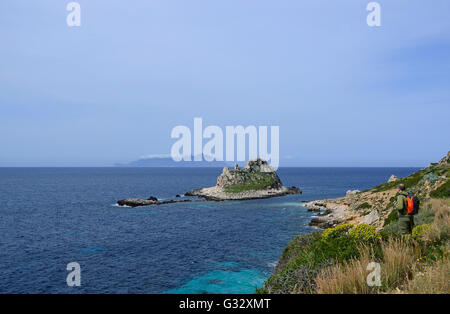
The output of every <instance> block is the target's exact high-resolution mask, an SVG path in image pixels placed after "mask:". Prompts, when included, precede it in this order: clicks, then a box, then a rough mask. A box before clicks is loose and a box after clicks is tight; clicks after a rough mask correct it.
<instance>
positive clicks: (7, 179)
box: [0, 167, 418, 294]
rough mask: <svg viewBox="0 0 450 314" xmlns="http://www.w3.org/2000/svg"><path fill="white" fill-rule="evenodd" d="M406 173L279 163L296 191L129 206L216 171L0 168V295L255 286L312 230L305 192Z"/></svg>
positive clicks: (335, 190)
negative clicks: (298, 238)
mask: <svg viewBox="0 0 450 314" xmlns="http://www.w3.org/2000/svg"><path fill="white" fill-rule="evenodd" d="M416 170H418V169H417V168H280V169H278V174H279V176H280V178H281V181H282V182H283V184H284V185H286V186H297V187H299V188H300V189H302V190H303V194H302V195H288V196H284V197H278V198H271V199H261V200H248V201H225V202H212V201H202V202H185V203H174V204H166V205H160V206H147V207H136V208H131V207H120V206H118V205H116V202H117V200H119V199H124V198H132V197H136V198H148V197H150V196H155V197H157V198H158V199H160V200H170V199H179V200H180V199H181V200H182V199H185V197H184V193H185V192H186V191H188V190H191V189H195V188H200V187H206V186H213V185H215V183H216V179H217V176H218V175H219V174H220V173H221V169H219V168H143V167H140V168H132V167H115V168H114V167H112V168H0V293H70V294H72V293H75V294H77V293H108V294H109V293H157V294H160V293H253V292H254V291H255V289H257V288H258V287H261V286H262V285H263V283H264V281H265V280H266V279H267V278H268V277H269V276H270V274H271V273H272V271H273V269H274V267H275V265H276V263H277V261H278V259H279V257H280V256H281V254H282V251H283V248H284V247H285V246H286V245H287V244H288V243H289V241H290V240H291V239H292V238H293V237H295V236H296V235H300V234H306V233H310V232H316V231H317V230H316V229H314V228H312V227H309V226H308V223H309V222H310V220H311V217H312V216H313V215H314V213H311V212H308V211H307V209H306V208H305V207H304V201H308V200H317V199H323V198H334V197H340V196H344V195H345V192H346V191H347V190H350V189H351V190H353V189H359V190H364V189H367V188H371V187H373V186H376V185H379V184H381V183H384V182H386V181H387V179H388V178H389V177H390V176H391V175H392V174H395V175H397V176H399V177H402V176H407V175H409V174H411V173H413V172H414V171H416ZM177 194H179V195H180V196H181V197H180V198H176V197H175V196H176V195H177ZM69 263H77V265H79V275H80V277H79V278H80V282H79V283H80V285H69V284H68V281H69V282H72V283H73V280H72V279H73V278H74V277H73V271H74V270H77V268H71V267H68V264H69ZM69 266H70V265H69ZM77 274H78V273H77ZM68 279H69V280H68ZM71 280H72V281H71Z"/></svg>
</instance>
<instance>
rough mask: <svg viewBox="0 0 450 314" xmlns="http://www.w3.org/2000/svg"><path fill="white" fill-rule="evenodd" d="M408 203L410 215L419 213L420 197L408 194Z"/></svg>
mask: <svg viewBox="0 0 450 314" xmlns="http://www.w3.org/2000/svg"><path fill="white" fill-rule="evenodd" d="M406 204H407V210H408V215H417V214H418V213H419V204H420V202H419V199H418V198H417V196H415V195H414V194H408V195H407V196H406Z"/></svg>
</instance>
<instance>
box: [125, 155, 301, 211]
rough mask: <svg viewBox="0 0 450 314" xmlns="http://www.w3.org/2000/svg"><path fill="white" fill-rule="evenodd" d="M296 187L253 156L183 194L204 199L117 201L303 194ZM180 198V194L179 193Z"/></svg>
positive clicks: (153, 200) (146, 203)
mask: <svg viewBox="0 0 450 314" xmlns="http://www.w3.org/2000/svg"><path fill="white" fill-rule="evenodd" d="M301 193H302V191H301V190H300V189H299V188H296V187H294V186H293V187H285V186H283V184H282V183H281V180H280V178H279V177H278V175H277V173H276V172H275V170H274V169H273V168H272V167H271V166H270V165H268V164H267V162H266V161H264V160H262V159H259V158H258V159H255V160H250V161H248V162H247V164H246V165H245V167H244V168H242V169H239V167H238V166H237V165H235V166H234V169H228V167H225V168H223V171H222V174H221V175H220V176H219V177H218V178H217V185H216V186H212V187H209V188H203V189H197V190H192V191H189V192H186V193H185V194H184V196H196V197H201V198H203V199H204V200H192V199H179V200H168V201H160V200H158V199H157V198H156V197H154V196H151V197H149V198H148V199H140V198H127V199H123V200H119V201H117V205H119V206H129V207H138V206H149V205H163V204H172V203H182V202H195V201H197V202H198V201H205V200H207V201H226V200H251V199H258V198H269V197H277V196H284V195H288V194H301ZM176 197H177V198H179V197H180V195H176Z"/></svg>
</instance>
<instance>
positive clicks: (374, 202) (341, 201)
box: [305, 152, 450, 230]
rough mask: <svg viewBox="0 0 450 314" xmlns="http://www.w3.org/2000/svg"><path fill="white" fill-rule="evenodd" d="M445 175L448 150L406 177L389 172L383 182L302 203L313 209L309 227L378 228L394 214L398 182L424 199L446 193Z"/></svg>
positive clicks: (449, 171)
mask: <svg viewBox="0 0 450 314" xmlns="http://www.w3.org/2000/svg"><path fill="white" fill-rule="evenodd" d="M449 176H450V152H449V153H448V154H447V156H446V157H444V158H443V159H442V160H441V161H439V162H438V163H433V164H430V166H429V167H427V168H425V169H422V170H420V171H417V172H415V173H413V174H412V175H410V176H408V177H406V178H398V177H397V176H395V175H394V174H393V175H392V176H391V177H390V178H389V179H388V180H387V182H386V183H384V184H381V185H379V186H377V187H374V188H372V189H368V190H366V191H359V190H353V191H352V190H350V191H347V193H346V195H345V196H344V197H341V198H335V199H325V200H318V201H311V202H307V203H305V207H307V208H308V210H309V211H315V212H317V215H316V216H315V217H314V218H312V220H311V222H310V226H315V227H318V228H322V229H327V228H332V227H335V226H337V225H341V224H352V225H358V224H368V225H373V226H374V227H375V229H376V230H381V229H382V228H383V227H384V226H385V225H386V224H389V223H390V222H391V220H392V217H389V216H390V215H394V214H395V212H394V214H392V208H393V206H394V201H395V196H396V194H397V189H396V187H397V185H398V184H400V183H403V184H405V186H406V188H407V190H408V191H411V192H414V193H415V194H416V195H418V196H419V198H420V199H421V200H426V199H429V198H430V197H432V196H433V193H434V194H436V193H441V192H442V193H444V194H445V193H447V194H448V189H449V188H448V185H449ZM441 190H442V191H441ZM436 191H438V192H436Z"/></svg>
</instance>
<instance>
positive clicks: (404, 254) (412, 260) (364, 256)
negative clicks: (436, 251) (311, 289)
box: [316, 199, 450, 294]
mask: <svg viewBox="0 0 450 314" xmlns="http://www.w3.org/2000/svg"><path fill="white" fill-rule="evenodd" d="M427 205H428V206H427V210H430V211H432V212H433V214H434V219H433V223H432V228H430V229H429V230H427V231H426V232H424V234H422V238H421V240H422V241H424V242H425V243H428V244H430V245H431V244H433V243H436V242H437V241H440V240H444V241H447V240H446V239H448V234H449V231H450V230H449V229H450V210H449V205H450V202H449V200H448V199H444V200H442V199H432V200H430V201H429V202H427ZM422 244H423V242H422ZM380 249H381V256H382V259H381V260H378V261H377V262H379V263H380V266H381V286H380V287H369V285H368V284H367V276H368V275H369V273H370V271H368V270H367V266H368V264H369V263H370V262H372V261H375V258H374V254H373V251H372V248H371V247H367V246H364V247H361V248H360V257H359V258H358V259H353V260H350V261H347V262H344V263H341V264H335V265H333V266H331V267H328V268H326V269H324V270H322V271H321V272H320V273H319V275H318V276H317V277H316V287H317V288H316V292H317V293H325V294H367V293H434V294H436V293H445V294H447V293H450V258H449V256H448V255H445V254H448V251H449V244H448V242H447V246H446V247H444V248H443V249H444V251H445V252H447V253H445V254H444V257H443V258H441V259H438V260H436V261H434V262H433V263H432V264H431V265H430V264H428V265H426V264H424V263H420V262H418V260H419V259H418V258H419V257H420V254H421V247H420V245H419V244H418V243H417V242H415V241H414V240H413V239H412V238H411V237H409V236H404V237H402V238H400V239H398V238H397V239H394V238H390V239H389V240H388V241H384V242H381V243H380Z"/></svg>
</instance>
